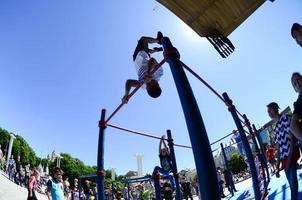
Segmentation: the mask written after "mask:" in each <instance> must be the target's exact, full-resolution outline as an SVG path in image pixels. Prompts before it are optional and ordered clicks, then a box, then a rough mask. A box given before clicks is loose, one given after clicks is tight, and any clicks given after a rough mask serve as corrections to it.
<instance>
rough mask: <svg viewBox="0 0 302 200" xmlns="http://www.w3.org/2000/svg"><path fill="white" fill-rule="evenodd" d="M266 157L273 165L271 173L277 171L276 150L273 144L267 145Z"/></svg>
mask: <svg viewBox="0 0 302 200" xmlns="http://www.w3.org/2000/svg"><path fill="white" fill-rule="evenodd" d="M266 158H267V160H268V162H269V164H270V165H271V173H275V171H276V169H277V168H276V159H275V150H274V148H273V147H272V146H271V145H267V150H266Z"/></svg>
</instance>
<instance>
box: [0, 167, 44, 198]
mask: <svg viewBox="0 0 302 200" xmlns="http://www.w3.org/2000/svg"><path fill="white" fill-rule="evenodd" d="M37 197H38V199H39V200H47V197H46V196H45V195H41V194H37ZM26 199H27V189H26V188H24V187H20V186H19V185H17V184H15V183H13V182H11V181H10V180H9V179H8V178H7V176H6V175H5V174H4V173H3V172H2V171H0V200H26Z"/></svg>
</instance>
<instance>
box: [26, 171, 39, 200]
mask: <svg viewBox="0 0 302 200" xmlns="http://www.w3.org/2000/svg"><path fill="white" fill-rule="evenodd" d="M38 174H39V173H38V171H37V170H36V168H34V169H33V170H32V174H31V175H30V177H29V183H28V187H27V190H28V196H27V200H37V197H36V193H35V191H36V190H37V176H38Z"/></svg>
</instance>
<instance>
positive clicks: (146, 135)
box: [107, 124, 192, 149]
mask: <svg viewBox="0 0 302 200" xmlns="http://www.w3.org/2000/svg"><path fill="white" fill-rule="evenodd" d="M107 126H109V127H111V128H115V129H119V130H122V131H126V132H129V133H133V134H136V135H141V136H145V137H149V138H153V139H158V140H161V139H162V140H166V141H169V140H168V139H166V138H161V137H158V136H154V135H151V134H148V133H142V132H139V131H134V130H130V129H127V128H122V127H119V126H116V125H112V124H107ZM174 146H177V147H183V148H188V149H192V147H190V146H186V145H181V144H174Z"/></svg>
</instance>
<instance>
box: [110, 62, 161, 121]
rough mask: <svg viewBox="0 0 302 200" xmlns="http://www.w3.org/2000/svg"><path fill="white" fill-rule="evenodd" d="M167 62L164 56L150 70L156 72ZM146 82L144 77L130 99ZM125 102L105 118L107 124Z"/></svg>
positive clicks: (152, 72) (130, 95)
mask: <svg viewBox="0 0 302 200" xmlns="http://www.w3.org/2000/svg"><path fill="white" fill-rule="evenodd" d="M165 62H166V59H165V58H164V59H163V60H162V61H160V63H158V64H157V65H156V66H155V67H154V68H153V69H152V70H151V72H150V75H152V74H154V73H155V72H156V71H157V70H158V69H159V68H160V67H161V66H162V65H163V64H164V63H165ZM144 83H145V78H143V80H142V81H141V82H140V83H139V85H138V86H136V87H135V88H134V90H133V91H132V92H131V93H130V94H129V96H128V99H130V98H131V97H132V96H133V95H134V94H135V93H136V92H137V91H138V89H139V88H141V87H142V85H144ZM124 104H125V102H122V103H120V105H119V106H118V107H117V108H116V109H115V110H114V111H113V113H112V114H111V115H109V117H108V118H107V119H106V120H105V124H107V123H108V122H109V121H110V119H111V118H112V117H113V116H114V115H115V114H116V113H117V112H118V111H119V110H120V109H121V108H122V107H123V105H124Z"/></svg>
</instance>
